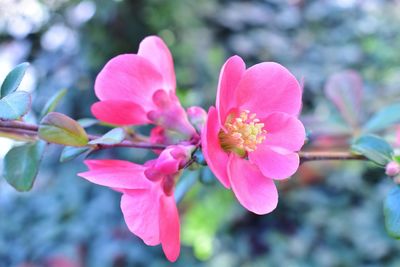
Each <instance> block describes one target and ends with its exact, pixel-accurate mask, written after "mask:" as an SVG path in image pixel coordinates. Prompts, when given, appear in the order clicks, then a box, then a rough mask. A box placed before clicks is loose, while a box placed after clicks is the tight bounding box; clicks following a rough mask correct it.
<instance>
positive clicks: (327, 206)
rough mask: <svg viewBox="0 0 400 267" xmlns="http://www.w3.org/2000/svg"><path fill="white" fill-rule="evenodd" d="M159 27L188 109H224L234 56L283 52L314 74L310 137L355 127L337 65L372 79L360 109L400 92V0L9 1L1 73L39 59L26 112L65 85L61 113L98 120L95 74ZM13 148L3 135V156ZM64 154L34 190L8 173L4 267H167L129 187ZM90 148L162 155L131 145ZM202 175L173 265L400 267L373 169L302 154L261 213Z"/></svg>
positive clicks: (309, 79) (54, 152)
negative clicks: (347, 118) (221, 97)
mask: <svg viewBox="0 0 400 267" xmlns="http://www.w3.org/2000/svg"><path fill="white" fill-rule="evenodd" d="M151 34H157V35H159V36H161V37H162V38H163V39H164V40H165V42H166V43H167V44H168V46H169V47H170V49H171V51H172V54H173V56H174V61H175V67H176V74H177V81H178V87H179V88H178V89H179V90H178V94H179V97H180V99H181V101H182V102H183V104H184V105H185V106H190V105H200V106H203V107H204V108H208V107H209V105H211V104H212V103H213V101H214V99H215V91H216V85H217V80H218V75H219V70H220V67H221V66H222V64H223V63H224V61H225V60H226V59H227V58H228V57H229V56H231V55H233V54H238V55H240V56H242V57H243V58H244V59H245V61H246V63H247V65H248V66H250V65H252V64H255V63H257V62H261V61H277V62H280V63H281V64H283V65H285V66H286V67H287V68H289V69H290V70H291V71H292V72H293V73H294V74H295V75H296V77H297V78H298V79H299V80H303V82H304V108H303V113H302V117H303V120H304V122H305V123H306V126H307V128H308V130H309V131H314V132H317V133H318V131H320V130H321V129H322V130H324V131H325V132H324V133H331V134H333V133H334V134H337V135H340V136H348V135H351V134H352V130H351V129H350V128H349V127H347V126H346V125H345V123H344V122H343V119H341V117H340V115H338V112H337V111H336V110H335V108H334V107H333V105H332V103H330V101H329V100H328V99H327V98H326V96H325V93H324V90H323V89H324V86H325V83H326V81H327V79H328V78H329V76H330V75H332V74H334V73H336V72H338V71H341V70H344V69H348V68H352V69H355V70H357V71H358V72H359V73H360V75H361V76H362V77H363V79H364V85H363V86H362V88H360V90H361V89H362V90H363V92H364V96H363V100H362V101H363V106H364V108H363V109H362V110H361V111H360V112H361V115H362V117H363V118H364V119H366V118H368V116H369V115H370V114H371V113H372V112H374V111H376V110H378V109H379V108H380V107H382V106H384V105H387V104H388V103H392V102H394V101H396V100H397V101H399V99H400V90H399V82H400V75H399V74H400V1H388V0H387V1H385V0H338V1H333V0H332V1H330V0H320V1H316V0H313V1H311V0H268V1H267V0H253V1H240V0H232V1H229V0H197V1H183V0H169V1H162V0H132V1H128V0H85V1H74V0H0V80H2V79H3V78H4V77H5V75H6V74H7V72H8V71H9V70H10V69H11V68H12V67H13V66H15V65H16V64H18V63H20V62H23V61H29V62H31V64H32V65H31V67H30V68H29V71H28V74H27V76H26V77H25V79H24V81H23V83H22V86H21V87H20V89H21V90H25V91H31V92H32V93H33V96H34V105H33V111H34V112H32V114H30V115H29V116H28V120H30V121H33V120H34V119H35V112H38V111H40V108H41V107H42V106H43V105H44V103H45V102H46V100H47V99H48V98H49V97H50V96H51V95H53V94H54V93H55V92H57V91H58V90H60V89H62V88H67V89H68V94H67V96H66V98H65V99H64V101H63V103H62V104H61V105H60V106H59V108H58V111H60V112H63V113H65V114H67V115H69V116H71V117H73V118H75V119H78V118H88V117H91V114H90V105H91V104H92V103H94V102H95V101H96V99H95V96H94V92H93V82H94V79H95V77H96V74H97V73H98V72H99V70H100V69H101V68H102V66H103V65H104V64H105V63H106V62H107V60H109V59H110V58H112V57H113V56H116V55H118V54H121V53H135V52H136V51H137V48H138V44H139V42H140V41H141V40H142V39H143V38H144V37H145V36H147V35H151ZM105 130H107V129H104V128H101V127H94V128H93V127H92V128H89V129H88V131H89V132H91V133H101V132H105ZM142 130H144V131H146V130H148V129H142ZM316 136H318V135H316ZM334 140H336V141H332V140H331V139H329V138H325V139H324V140H322V141H318V142H319V143H318V142H317V145H318V146H320V147H323V146H325V147H329V146H335V145H336V146H337V144H334V143H335V142H337V139H334ZM12 145H13V143H12V142H11V141H9V140H6V139H2V138H0V158H2V157H3V156H4V155H5V153H6V152H7V151H8V149H9V148H10V147H11V146H12ZM317 145H316V146H317ZM340 145H341V146H346V139H345V140H344V142H343V140H342V142H341V143H340ZM60 149H61V148H60V147H57V146H54V145H53V146H51V147H50V148H49V149H48V150H47V151H46V156H45V159H44V161H43V162H42V166H41V171H40V174H39V176H38V177H37V180H36V183H35V185H34V188H33V190H32V191H31V192H29V193H18V192H16V191H15V190H14V189H13V188H11V187H10V186H9V185H8V184H7V183H6V182H5V181H4V179H0V266H1V267H3V266H4V267H9V266H12V267H13V266H18V267H22V266H24V267H28V266H29V267H36V266H47V267H78V266H81V267H82V266H95V267H97V266H100V267H101V266H115V267H119V266H151V267H152V266H154V267H156V266H171V264H170V263H168V262H167V261H166V260H165V258H164V256H163V254H162V251H161V248H160V247H147V246H145V245H144V244H143V242H142V241H141V240H140V239H138V238H137V237H135V236H133V235H132V234H130V232H129V231H128V229H127V227H126V226H125V224H124V221H123V218H122V214H121V212H120V209H119V199H120V196H119V194H118V193H116V192H113V191H111V190H108V189H107V188H102V187H99V186H96V185H93V184H89V183H88V182H86V181H84V180H83V179H81V178H79V177H77V176H76V173H77V172H79V171H83V170H84V169H85V168H84V166H83V164H82V158H80V159H78V160H74V161H72V162H68V163H63V164H60V163H59V161H58V157H59V153H60ZM95 156H96V157H100V158H107V157H113V158H124V159H130V160H135V161H137V162H144V161H145V160H146V159H149V158H151V157H154V155H153V154H151V153H149V152H147V151H143V150H134V149H117V150H113V151H106V152H102V153H97V154H96V155H95ZM193 177H194V178H193ZM198 177H199V178H200V179H199V180H200V181H198V182H196V185H195V186H194V187H193V189H192V190H191V191H190V192H189V193H188V195H186V196H185V198H184V200H183V201H182V202H181V203H180V206H179V207H180V212H181V219H182V244H183V246H182V252H181V256H180V258H179V260H178V261H177V263H175V264H174V266H185V267H186V266H210V267H214V266H215V267H225V266H227V267H228V266H229V267H231V266H233V267H234V266H246V267H247V266H249V267H250V266H289V267H290V266H307V267H308V266H318V267H319V266H323V267H324V266H352V267H353V266H369V267H373V266H374V267H375V266H393V267H394V266H400V244H399V242H398V241H395V240H393V239H391V238H389V237H388V236H387V234H386V233H385V230H384V224H383V213H382V202H383V199H384V196H385V194H386V193H387V192H388V190H389V189H390V188H391V186H392V185H393V184H392V181H390V180H389V179H388V178H385V177H384V175H383V172H382V171H381V170H378V169H376V168H374V166H372V165H370V164H367V163H365V162H345V163H343V162H342V163H340V162H339V163H338V162H336V163H332V162H330V163H328V162H314V163H306V164H303V165H302V167H301V169H300V171H299V172H298V174H297V175H296V176H294V177H293V178H292V179H290V180H289V181H287V182H283V183H282V182H281V183H280V184H279V187H280V203H279V205H278V209H277V210H276V211H275V212H273V213H271V214H269V215H266V216H256V215H253V214H251V213H249V212H247V211H246V210H244V209H243V208H242V207H241V206H240V205H239V204H238V203H237V201H236V200H235V199H234V197H233V196H232V194H231V192H229V191H227V190H224V189H223V188H222V186H221V185H219V184H218V183H216V182H215V181H214V179H213V177H212V174H210V172H209V171H207V170H202V171H201V172H188V173H186V174H185V177H183V179H197V178H198Z"/></svg>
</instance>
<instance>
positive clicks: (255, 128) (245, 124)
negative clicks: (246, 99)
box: [218, 110, 267, 157]
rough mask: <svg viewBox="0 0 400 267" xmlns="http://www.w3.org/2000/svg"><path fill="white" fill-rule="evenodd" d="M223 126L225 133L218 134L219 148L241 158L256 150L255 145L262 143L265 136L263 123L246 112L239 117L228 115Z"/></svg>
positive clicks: (253, 114) (254, 115) (252, 114)
mask: <svg viewBox="0 0 400 267" xmlns="http://www.w3.org/2000/svg"><path fill="white" fill-rule="evenodd" d="M224 126H225V129H226V131H224V130H221V131H220V132H219V134H218V137H219V141H220V144H221V147H222V148H223V149H224V150H225V151H230V152H235V153H237V154H238V155H239V156H241V157H244V156H246V153H247V152H252V151H254V150H256V149H257V145H259V144H261V143H262V142H264V140H265V138H266V137H265V135H266V134H267V131H266V130H264V123H262V122H260V120H259V119H257V118H256V114H255V113H250V111H248V110H244V111H242V112H240V114H239V116H237V115H236V116H235V114H230V115H229V116H228V117H227V119H226V122H225V124H224Z"/></svg>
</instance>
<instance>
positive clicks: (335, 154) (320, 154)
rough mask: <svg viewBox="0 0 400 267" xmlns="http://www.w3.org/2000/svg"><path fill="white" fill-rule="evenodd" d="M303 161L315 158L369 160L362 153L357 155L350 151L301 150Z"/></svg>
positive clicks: (300, 154)
mask: <svg viewBox="0 0 400 267" xmlns="http://www.w3.org/2000/svg"><path fill="white" fill-rule="evenodd" d="M299 156H300V159H301V161H302V162H306V161H315V160H367V158H366V157H364V156H362V155H355V154H353V153H351V152H350V151H300V152H299Z"/></svg>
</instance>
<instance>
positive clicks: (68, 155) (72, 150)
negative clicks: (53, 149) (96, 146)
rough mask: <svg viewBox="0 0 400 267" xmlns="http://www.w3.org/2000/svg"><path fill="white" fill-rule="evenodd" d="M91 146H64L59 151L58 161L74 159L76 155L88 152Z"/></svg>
mask: <svg viewBox="0 0 400 267" xmlns="http://www.w3.org/2000/svg"><path fill="white" fill-rule="evenodd" d="M91 150H92V148H90V147H74V146H66V147H64V149H63V151H62V152H61V156H60V162H66V161H70V160H73V159H75V158H76V157H78V156H80V155H82V154H84V153H86V152H90V151H91Z"/></svg>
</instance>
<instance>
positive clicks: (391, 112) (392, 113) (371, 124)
mask: <svg viewBox="0 0 400 267" xmlns="http://www.w3.org/2000/svg"><path fill="white" fill-rule="evenodd" d="M399 122H400V103H397V104H393V105H390V106H387V107H384V108H383V109H381V110H380V111H378V112H377V113H376V114H375V115H374V116H373V117H372V118H371V119H370V120H369V121H368V122H367V123H366V124H365V126H364V131H366V132H376V131H380V130H384V129H386V128H387V127H389V126H391V125H393V124H395V123H399Z"/></svg>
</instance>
